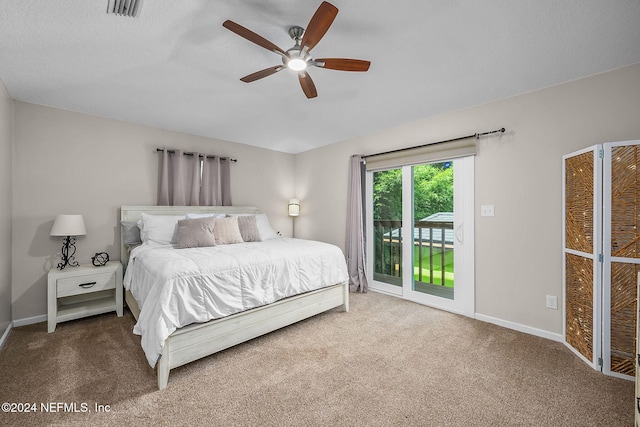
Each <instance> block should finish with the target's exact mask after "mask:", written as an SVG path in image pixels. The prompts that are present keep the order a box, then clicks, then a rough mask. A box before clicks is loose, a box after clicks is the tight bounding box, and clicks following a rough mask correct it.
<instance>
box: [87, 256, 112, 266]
mask: <svg viewBox="0 0 640 427" xmlns="http://www.w3.org/2000/svg"><path fill="white" fill-rule="evenodd" d="M108 262H109V254H108V253H106V252H98V253H96V254H95V255H94V256H92V257H91V263H92V264H93V265H95V266H96V267H102V266H103V265H107V263H108Z"/></svg>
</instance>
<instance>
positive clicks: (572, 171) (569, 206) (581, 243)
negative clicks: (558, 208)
mask: <svg viewBox="0 0 640 427" xmlns="http://www.w3.org/2000/svg"><path fill="white" fill-rule="evenodd" d="M593 160H594V159H593V152H592V151H589V152H587V153H583V154H579V155H577V156H574V157H570V158H568V159H566V160H565V216H566V220H565V221H566V225H565V239H566V245H567V248H569V249H574V250H576V251H580V252H586V253H589V254H591V253H593V241H594V239H593V197H594V188H593V173H594V172H593Z"/></svg>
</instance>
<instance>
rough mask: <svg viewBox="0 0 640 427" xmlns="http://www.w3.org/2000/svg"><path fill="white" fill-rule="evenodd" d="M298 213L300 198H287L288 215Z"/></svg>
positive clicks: (296, 214)
mask: <svg viewBox="0 0 640 427" xmlns="http://www.w3.org/2000/svg"><path fill="white" fill-rule="evenodd" d="M298 215H300V200H298V199H289V216H298Z"/></svg>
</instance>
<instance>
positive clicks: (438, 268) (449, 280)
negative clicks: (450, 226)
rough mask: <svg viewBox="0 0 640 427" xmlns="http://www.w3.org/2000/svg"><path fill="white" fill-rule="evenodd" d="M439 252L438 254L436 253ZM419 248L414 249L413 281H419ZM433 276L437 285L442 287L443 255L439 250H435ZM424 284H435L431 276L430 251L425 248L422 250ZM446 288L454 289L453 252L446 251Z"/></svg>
mask: <svg viewBox="0 0 640 427" xmlns="http://www.w3.org/2000/svg"><path fill="white" fill-rule="evenodd" d="M436 252H437V253H436ZM418 261H419V260H418V248H414V251H413V266H414V267H413V280H415V281H418V277H419V272H420V270H419V267H418V265H419V264H418ZM433 275H434V278H435V281H436V282H435V283H434V284H436V285H442V283H441V278H442V254H441V253H440V251H439V250H434V254H433ZM422 282H425V283H433V282H432V281H431V277H430V276H429V250H428V248H423V250H422ZM444 286H446V287H448V288H453V250H445V252H444Z"/></svg>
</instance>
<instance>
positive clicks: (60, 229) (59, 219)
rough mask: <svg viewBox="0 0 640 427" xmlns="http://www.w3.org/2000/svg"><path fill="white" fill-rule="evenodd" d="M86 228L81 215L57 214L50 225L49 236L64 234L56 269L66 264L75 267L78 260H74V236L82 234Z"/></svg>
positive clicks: (60, 268) (85, 232)
mask: <svg viewBox="0 0 640 427" xmlns="http://www.w3.org/2000/svg"><path fill="white" fill-rule="evenodd" d="M85 234H87V229H86V227H85V226H84V218H82V215H58V216H56V220H55V221H54V222H53V227H51V233H49V235H51V236H65V238H64V240H63V241H62V259H61V260H60V263H58V269H59V270H62V269H64V268H65V267H66V266H67V265H69V266H71V267H77V266H78V265H80V264H78V262H77V261H75V257H74V255H75V253H76V238H75V236H84V235H85Z"/></svg>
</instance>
